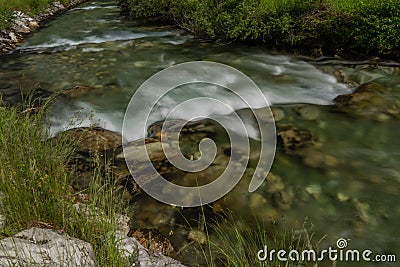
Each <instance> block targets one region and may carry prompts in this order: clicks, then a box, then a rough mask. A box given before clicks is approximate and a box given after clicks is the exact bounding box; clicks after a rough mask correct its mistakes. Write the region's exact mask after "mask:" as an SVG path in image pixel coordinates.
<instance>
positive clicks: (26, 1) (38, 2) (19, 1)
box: [0, 0, 70, 30]
mask: <svg viewBox="0 0 400 267" xmlns="http://www.w3.org/2000/svg"><path fill="white" fill-rule="evenodd" d="M69 1H70V0H60V1H59V2H60V3H62V4H66V3H68V2H69ZM53 2H54V1H53V0H0V30H2V29H4V28H7V27H9V26H10V25H11V21H12V12H13V11H16V10H19V11H22V12H24V13H27V14H30V15H35V14H37V13H38V12H40V11H42V10H44V9H45V8H46V7H47V6H48V5H50V4H51V3H53Z"/></svg>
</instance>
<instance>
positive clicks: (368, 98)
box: [333, 91, 380, 107]
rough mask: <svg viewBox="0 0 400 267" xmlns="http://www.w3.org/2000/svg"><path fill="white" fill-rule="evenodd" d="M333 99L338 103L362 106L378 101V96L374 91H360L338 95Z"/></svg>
mask: <svg viewBox="0 0 400 267" xmlns="http://www.w3.org/2000/svg"><path fill="white" fill-rule="evenodd" d="M333 101H334V102H335V103H336V104H338V105H344V106H348V105H358V106H361V107H363V106H366V105H371V104H374V103H375V102H378V101H380V97H379V95H377V94H376V93H375V92H370V91H361V92H354V93H351V94H344V95H339V96H337V97H336V98H335V99H334V100H333Z"/></svg>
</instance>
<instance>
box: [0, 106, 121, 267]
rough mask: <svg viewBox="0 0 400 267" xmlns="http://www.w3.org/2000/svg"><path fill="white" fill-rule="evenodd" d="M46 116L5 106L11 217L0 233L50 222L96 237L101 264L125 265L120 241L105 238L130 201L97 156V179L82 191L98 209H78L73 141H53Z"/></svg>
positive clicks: (2, 123) (2, 160)
mask: <svg viewBox="0 0 400 267" xmlns="http://www.w3.org/2000/svg"><path fill="white" fill-rule="evenodd" d="M25 110H29V109H25ZM43 118H44V111H43V110H42V109H41V110H40V111H39V113H38V114H35V115H32V114H29V112H25V113H24V112H21V111H20V109H17V108H4V107H1V106H0V192H1V194H2V198H1V203H2V205H1V214H3V215H5V216H6V218H7V219H6V220H7V224H6V227H5V228H4V229H2V230H1V236H3V237H6V236H10V235H12V234H15V233H17V232H19V231H21V230H23V229H26V228H28V227H30V226H35V225H49V226H51V227H53V228H55V229H59V230H63V231H64V232H65V233H67V234H69V235H70V236H73V237H76V238H80V239H83V240H85V241H87V242H89V243H91V244H92V246H93V248H94V250H95V253H96V258H97V261H98V263H99V266H126V262H125V259H124V258H123V257H121V255H120V252H119V251H118V250H117V249H116V248H115V242H113V241H112V240H111V241H106V240H109V235H110V233H112V232H115V230H116V227H117V226H116V222H115V215H116V214H117V213H122V212H123V211H124V208H125V207H126V204H124V203H121V198H120V197H119V195H118V194H117V193H116V192H115V188H116V187H115V185H114V183H113V179H112V176H111V174H110V171H109V168H108V166H109V165H108V162H107V161H105V162H104V161H102V160H100V159H99V158H97V159H95V161H94V162H95V164H94V167H93V174H92V182H91V184H90V186H89V188H88V189H87V190H85V191H84V192H80V193H85V194H87V195H88V196H89V200H88V202H87V207H88V212H90V213H92V214H97V215H96V216H88V215H87V214H82V213H79V212H77V211H76V210H75V209H74V208H73V206H72V205H73V204H74V203H75V202H76V200H77V196H78V195H77V193H78V192H74V191H73V190H72V189H71V187H70V184H69V180H70V178H71V177H73V175H74V173H73V170H71V169H70V168H68V167H67V162H68V160H70V159H71V155H72V153H73V151H74V144H72V143H71V142H70V141H69V140H62V139H61V138H59V139H58V142H50V141H49V139H48V132H47V131H46V130H44V128H45V127H44V125H43V121H44V119H43ZM91 217H92V218H91ZM93 217H94V218H95V219H93ZM114 241H115V240H114Z"/></svg>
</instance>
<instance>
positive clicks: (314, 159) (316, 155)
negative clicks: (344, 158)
mask: <svg viewBox="0 0 400 267" xmlns="http://www.w3.org/2000/svg"><path fill="white" fill-rule="evenodd" d="M298 155H299V156H300V157H301V158H302V159H303V163H304V165H306V166H308V167H311V168H333V167H336V166H337V165H338V161H337V159H336V158H335V157H333V156H331V155H327V154H324V153H322V152H321V151H318V150H315V149H311V148H308V149H306V150H304V151H301V152H299V153H298Z"/></svg>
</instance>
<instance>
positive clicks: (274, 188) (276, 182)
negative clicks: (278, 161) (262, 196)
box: [265, 172, 285, 194]
mask: <svg viewBox="0 0 400 267" xmlns="http://www.w3.org/2000/svg"><path fill="white" fill-rule="evenodd" d="M284 188H285V185H284V184H283V182H282V178H281V177H280V176H278V175H275V174H273V173H272V172H270V173H269V174H268V176H267V178H266V179H265V191H266V192H267V193H269V194H273V193H275V192H278V191H281V190H283V189H284Z"/></svg>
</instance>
